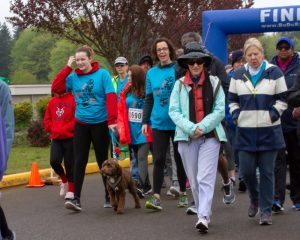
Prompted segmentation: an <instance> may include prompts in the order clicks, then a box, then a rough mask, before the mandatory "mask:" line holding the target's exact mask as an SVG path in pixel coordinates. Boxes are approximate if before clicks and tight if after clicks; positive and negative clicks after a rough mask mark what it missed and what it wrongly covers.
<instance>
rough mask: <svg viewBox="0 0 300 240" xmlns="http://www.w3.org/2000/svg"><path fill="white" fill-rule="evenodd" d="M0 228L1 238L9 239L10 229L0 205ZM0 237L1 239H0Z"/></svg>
mask: <svg viewBox="0 0 300 240" xmlns="http://www.w3.org/2000/svg"><path fill="white" fill-rule="evenodd" d="M0 230H1V236H2V238H7V239H10V238H11V236H12V234H13V233H12V231H11V230H10V229H9V228H8V225H7V221H6V217H5V214H4V211H3V209H2V207H1V205H0ZM2 238H1V239H2Z"/></svg>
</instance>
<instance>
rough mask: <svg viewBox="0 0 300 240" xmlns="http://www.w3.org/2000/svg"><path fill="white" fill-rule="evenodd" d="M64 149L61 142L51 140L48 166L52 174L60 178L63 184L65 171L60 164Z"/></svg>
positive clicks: (65, 179)
mask: <svg viewBox="0 0 300 240" xmlns="http://www.w3.org/2000/svg"><path fill="white" fill-rule="evenodd" d="M63 156H64V149H63V142H62V141H61V140H54V139H53V140H52V142H51V148H50V165H51V167H52V168H53V170H54V172H55V173H56V174H57V175H58V176H60V178H61V180H62V182H63V183H66V182H67V178H66V175H65V170H64V168H63V167H62V165H61V163H62V161H63Z"/></svg>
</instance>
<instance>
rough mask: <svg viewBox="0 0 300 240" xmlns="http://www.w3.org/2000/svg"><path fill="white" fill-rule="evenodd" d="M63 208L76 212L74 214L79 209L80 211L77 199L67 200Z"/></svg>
mask: <svg viewBox="0 0 300 240" xmlns="http://www.w3.org/2000/svg"><path fill="white" fill-rule="evenodd" d="M65 207H66V208H67V209H70V210H73V211H76V212H80V211H81V209H82V208H81V204H80V200H79V199H78V198H74V199H70V200H67V201H66V202H65Z"/></svg>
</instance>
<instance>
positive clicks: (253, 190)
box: [239, 151, 258, 206]
mask: <svg viewBox="0 0 300 240" xmlns="http://www.w3.org/2000/svg"><path fill="white" fill-rule="evenodd" d="M239 159H240V171H241V173H242V175H243V178H244V181H245V184H246V186H247V189H248V193H249V198H250V201H251V204H254V205H255V206H258V186H257V185H258V184H257V178H256V167H257V164H258V163H257V159H256V152H246V151H239Z"/></svg>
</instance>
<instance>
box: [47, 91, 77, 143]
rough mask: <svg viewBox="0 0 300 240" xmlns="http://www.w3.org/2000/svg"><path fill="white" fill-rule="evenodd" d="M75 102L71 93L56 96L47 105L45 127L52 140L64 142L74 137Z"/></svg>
mask: <svg viewBox="0 0 300 240" xmlns="http://www.w3.org/2000/svg"><path fill="white" fill-rule="evenodd" d="M75 108H76V104H75V100H74V97H73V95H72V94H71V93H65V94H60V95H55V96H54V97H52V98H51V99H50V101H49V103H48V105H47V108H46V112H45V116H44V127H45V130H46V131H47V132H50V137H51V139H56V140H63V139H67V138H72V137H73V135H74V119H75V118H74V114H75Z"/></svg>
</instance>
